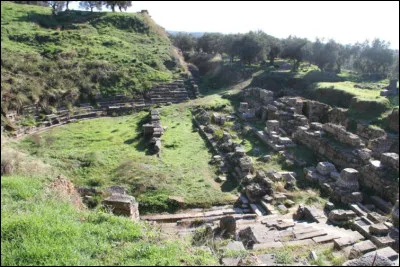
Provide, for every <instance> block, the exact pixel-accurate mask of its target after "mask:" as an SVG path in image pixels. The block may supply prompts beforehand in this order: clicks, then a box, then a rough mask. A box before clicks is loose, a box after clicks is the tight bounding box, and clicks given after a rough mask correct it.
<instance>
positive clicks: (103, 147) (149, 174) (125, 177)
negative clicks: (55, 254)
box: [19, 105, 234, 212]
mask: <svg viewBox="0 0 400 267" xmlns="http://www.w3.org/2000/svg"><path fill="white" fill-rule="evenodd" d="M147 114H148V113H147V112H142V113H138V114H135V115H131V116H123V117H115V118H101V119H93V120H88V121H81V122H78V123H73V124H69V125H66V126H62V127H58V128H55V129H53V130H50V131H48V132H45V133H43V134H41V135H40V138H36V139H40V140H41V141H40V144H39V145H38V144H36V143H37V141H36V143H35V142H33V138H29V137H28V138H26V139H24V140H22V141H21V142H20V144H19V147H20V148H21V149H24V150H26V151H28V152H29V153H30V154H33V155H36V156H38V157H40V158H41V159H43V160H44V161H45V162H46V163H49V164H51V165H53V166H55V167H57V168H59V169H60V170H62V171H63V172H65V174H66V175H68V177H71V179H72V180H73V182H74V183H76V184H77V185H89V186H100V187H105V186H109V185H114V184H119V185H124V186H127V187H128V188H129V191H130V192H131V193H132V194H133V195H134V196H136V197H137V199H138V201H139V202H140V209H141V211H143V212H145V211H150V212H154V211H166V210H169V209H172V208H174V207H173V206H169V205H170V204H171V203H169V202H168V196H171V195H174V196H181V197H184V199H185V203H186V205H187V206H188V207H190V206H197V207H200V206H202V207H207V206H211V205H215V204H224V203H228V202H231V201H232V200H233V199H234V198H233V195H232V194H231V193H230V192H223V191H224V189H223V187H222V185H219V184H217V183H215V182H214V178H215V177H216V173H215V169H214V168H213V167H212V166H210V165H209V164H208V162H209V161H210V159H211V154H210V153H209V151H208V148H207V147H206V145H205V142H204V140H202V138H201V137H200V135H199V134H198V133H197V132H196V131H194V129H193V125H192V121H191V113H190V111H189V110H188V109H186V108H185V107H184V106H183V105H174V106H169V107H164V108H163V109H161V123H162V125H163V126H166V127H168V129H167V131H166V132H165V134H164V135H163V137H162V144H163V148H162V151H161V157H160V158H157V157H155V156H151V155H148V144H147V142H146V141H145V140H144V138H143V137H142V136H141V124H142V123H144V122H145V120H146V117H147Z"/></svg>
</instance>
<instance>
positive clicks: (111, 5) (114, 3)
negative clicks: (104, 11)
mask: <svg viewBox="0 0 400 267" xmlns="http://www.w3.org/2000/svg"><path fill="white" fill-rule="evenodd" d="M117 3H118V1H104V4H105V5H106V7H108V8H111V10H112V12H115V7H116V6H117Z"/></svg>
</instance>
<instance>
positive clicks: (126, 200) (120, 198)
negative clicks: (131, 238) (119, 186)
mask: <svg viewBox="0 0 400 267" xmlns="http://www.w3.org/2000/svg"><path fill="white" fill-rule="evenodd" d="M102 205H103V206H105V207H106V208H109V209H111V211H112V213H114V214H116V215H123V216H127V217H130V218H131V219H133V220H135V221H136V220H139V203H137V202H136V200H135V198H134V197H132V196H129V195H125V194H119V193H114V194H112V195H111V196H109V197H107V198H106V199H104V200H103V202H102Z"/></svg>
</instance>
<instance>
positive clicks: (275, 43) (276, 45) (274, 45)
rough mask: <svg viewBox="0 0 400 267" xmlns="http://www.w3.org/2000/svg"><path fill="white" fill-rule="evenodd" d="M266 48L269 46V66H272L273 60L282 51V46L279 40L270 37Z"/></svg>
mask: <svg viewBox="0 0 400 267" xmlns="http://www.w3.org/2000/svg"><path fill="white" fill-rule="evenodd" d="M268 46H269V52H268V60H269V64H270V65H274V62H275V59H276V58H277V57H278V55H279V53H280V52H281V51H282V45H281V42H280V41H279V39H277V38H274V37H272V38H269V40H268Z"/></svg>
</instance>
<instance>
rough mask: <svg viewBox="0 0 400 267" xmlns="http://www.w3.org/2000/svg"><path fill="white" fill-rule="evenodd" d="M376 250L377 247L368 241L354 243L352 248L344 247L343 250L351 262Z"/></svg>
mask: <svg viewBox="0 0 400 267" xmlns="http://www.w3.org/2000/svg"><path fill="white" fill-rule="evenodd" d="M376 249H377V247H376V246H375V245H374V244H373V243H372V242H371V241H370V240H366V241H361V242H359V243H356V244H354V246H352V247H346V248H345V249H344V255H346V256H347V257H348V258H349V259H351V260H352V259H356V258H359V257H361V256H362V255H364V254H366V253H368V252H371V251H375V250H376Z"/></svg>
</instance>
